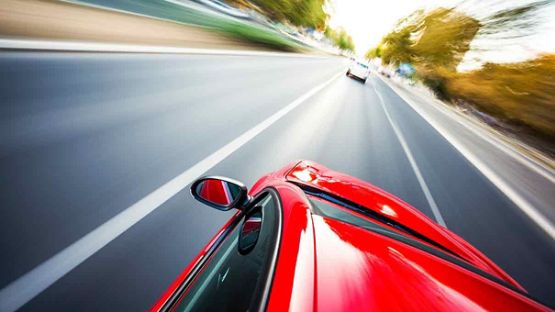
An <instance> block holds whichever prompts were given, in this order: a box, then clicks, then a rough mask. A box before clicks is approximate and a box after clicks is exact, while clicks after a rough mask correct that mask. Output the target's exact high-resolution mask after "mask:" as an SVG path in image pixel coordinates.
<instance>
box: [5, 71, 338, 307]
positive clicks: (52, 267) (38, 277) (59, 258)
mask: <svg viewBox="0 0 555 312" xmlns="http://www.w3.org/2000/svg"><path fill="white" fill-rule="evenodd" d="M342 74H343V72H340V73H338V74H336V75H334V76H333V77H332V78H331V79H329V80H327V81H326V82H324V83H322V84H320V85H318V86H316V87H314V88H313V89H311V90H310V91H308V92H307V93H305V94H303V95H302V96H300V97H299V98H297V99H296V100H294V101H293V102H291V103H290V104H288V105H287V106H285V107H283V108H282V109H281V110H279V111H278V112H276V113H274V114H273V115H272V116H270V117H268V118H267V119H265V120H264V121H262V122H261V123H259V124H258V125H256V126H255V127H253V128H251V129H249V130H248V131H246V132H245V133H243V134H242V135H241V136H239V137H238V138H236V139H234V140H233V141H231V142H230V143H228V144H226V145H225V146H223V147H222V148H220V149H219V150H217V151H216V152H214V153H212V154H211V155H210V156H208V157H206V158H204V159H203V160H201V161H200V162H198V163H196V164H195V165H194V166H192V167H191V168H189V169H187V170H186V171H184V172H183V173H181V174H180V175H178V176H177V177H175V178H173V179H172V180H171V181H169V182H167V183H166V184H164V185H162V186H161V187H159V188H158V189H156V190H155V191H153V192H152V193H150V194H148V195H147V196H146V197H144V198H142V199H141V200H139V201H137V202H136V203H135V204H133V205H132V206H130V207H129V208H127V209H125V210H124V211H122V212H120V213H119V214H117V215H116V216H115V217H113V218H112V219H110V220H109V221H107V222H106V223H104V224H102V225H101V226H99V227H98V228H96V229H94V230H93V231H91V232H90V233H88V234H86V235H85V236H83V237H82V238H81V239H79V240H78V241H76V242H75V243H73V244H71V245H70V246H69V247H67V248H65V249H64V250H62V251H61V252H59V253H57V254H56V255H55V256H53V257H52V258H50V259H48V260H47V261H45V262H44V263H42V264H40V265H39V266H38V267H36V268H34V269H33V270H31V271H30V272H28V273H26V274H25V275H23V276H21V277H20V278H18V279H17V280H15V281H14V282H12V283H10V284H9V285H8V286H6V287H4V288H3V289H2V290H0V311H15V310H17V309H18V308H20V307H21V306H22V305H24V304H25V303H27V302H28V301H29V300H31V299H32V298H34V297H35V296H37V295H38V294H39V293H41V292H42V291H44V290H45V289H46V288H47V287H49V286H50V285H52V284H53V283H54V282H56V281H57V280H58V279H60V278H61V277H62V276H64V275H65V274H67V273H68V272H69V271H71V270H73V269H74V268H75V267H76V266H78V265H79V264H80V263H82V262H83V261H85V260H86V259H87V258H89V257H90V256H92V255H93V254H94V253H96V252H97V251H98V250H100V249H101V248H102V247H104V246H106V245H107V244H108V243H110V242H111V241H112V240H114V239H115V238H116V237H118V236H119V235H121V234H122V233H123V232H125V231H126V230H128V229H129V228H130V227H131V226H133V225H134V224H135V223H137V222H139V221H140V220H141V219H142V218H144V217H145V216H147V215H148V214H149V213H151V212H152V211H153V210H154V209H156V208H158V207H159V206H160V205H162V204H163V203H164V202H166V201H167V200H168V199H170V198H171V197H173V196H175V194H177V193H178V192H180V191H181V190H183V189H184V188H185V187H186V186H187V185H189V184H190V183H192V182H193V181H194V180H195V179H197V178H198V177H200V176H201V175H202V174H203V173H205V172H206V171H208V170H209V169H210V168H212V167H214V166H215V165H217V164H218V163H219V162H221V161H222V160H224V159H225V158H226V157H228V156H229V155H230V154H231V153H233V152H235V151H236V150H237V149H239V148H241V146H243V145H244V144H245V143H247V142H248V141H250V140H252V139H253V138H254V137H255V136H257V135H258V134H260V133H261V132H262V131H264V130H265V129H266V128H268V127H269V126H271V125H272V124H273V123H275V122H276V121H278V120H279V119H280V118H282V117H283V116H285V115H286V114H288V113H289V112H291V111H292V110H293V109H295V108H296V107H297V106H299V105H300V104H302V103H303V102H304V101H305V100H307V99H308V98H310V97H311V96H313V95H314V94H316V93H317V92H319V91H320V90H322V89H323V88H325V87H326V86H327V85H329V84H330V83H331V82H333V81H334V80H335V79H337V77H339V75H342Z"/></svg>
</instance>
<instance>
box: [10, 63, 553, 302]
mask: <svg viewBox="0 0 555 312" xmlns="http://www.w3.org/2000/svg"><path fill="white" fill-rule="evenodd" d="M343 66H344V61H342V60H340V59H333V58H330V59H325V58H315V59H307V58H276V57H271V58H270V57H239V56H234V57H230V56H227V57H226V56H185V55H125V54H102V55H95V54H71V53H68V54H65V53H54V54H43V53H4V54H2V57H1V58H0V77H2V79H3V83H2V84H1V86H0V88H1V90H0V97H1V98H0V101H1V103H2V105H1V107H0V121H1V122H0V127H1V129H0V130H1V131H0V158H1V163H0V179H1V180H0V183H1V184H0V185H1V188H2V189H1V193H0V203H1V205H2V207H3V208H2V210H1V212H0V213H1V216H0V222H1V224H0V225H1V226H0V231H2V232H1V233H0V234H1V237H2V238H1V245H0V246H1V250H0V252H1V253H2V254H3V255H6V254H7V255H10V256H9V257H3V258H2V260H1V261H2V262H1V266H0V272H1V273H0V289H2V288H3V287H5V286H6V285H9V284H10V283H11V282H12V281H14V280H16V279H17V278H18V277H19V276H21V275H22V274H24V273H26V272H28V271H29V270H32V269H33V268H34V267H36V266H37V265H39V264H40V263H42V262H43V261H45V260H47V259H49V258H50V257H52V256H53V255H55V254H56V253H57V252H59V251H60V250H61V249H63V248H64V247H66V246H68V245H69V244H71V243H72V242H74V241H76V240H78V239H79V238H81V237H82V236H83V235H85V234H87V233H89V232H90V231H91V230H93V229H95V228H96V227H98V226H99V225H101V224H102V223H104V222H106V221H107V220H109V219H110V218H112V217H113V216H115V215H116V214H117V213H118V212H121V211H123V210H125V209H126V208H127V207H129V206H130V205H131V204H133V203H134V202H136V201H137V200H139V199H141V198H142V197H144V196H145V195H147V194H148V193H149V192H151V191H153V190H155V189H156V188H157V187H159V186H160V185H162V184H164V183H165V182H167V181H168V180H170V179H172V178H173V177H175V176H176V175H178V174H180V173H181V172H183V171H184V170H186V169H187V168H189V167H191V166H192V165H194V164H195V163H197V162H198V161H200V160H201V159H203V158H204V157H206V156H207V155H209V154H210V153H212V152H214V151H215V150H217V149H218V148H220V147H222V146H223V145H225V144H226V143H227V142H229V141H231V140H233V139H234V138H236V137H238V136H239V135H241V133H243V132H244V131H246V130H248V129H251V128H252V127H253V126H255V125H257V124H258V123H259V122H261V121H262V120H264V119H265V118H267V117H269V116H271V115H272V114H274V113H275V112H277V111H279V110H280V109H281V108H283V107H284V106H286V105H287V104H289V103H291V102H292V101H294V100H295V99H296V98H298V97H299V96H301V95H303V94H305V92H307V90H309V89H311V88H313V87H314V86H316V85H318V84H321V83H322V82H324V81H326V80H328V79H329V78H330V77H331V76H332V75H333V74H335V73H336V72H337V71H339V70H341V69H342V68H343ZM378 94H379V95H380V96H381V97H380V96H379V95H378ZM386 110H387V113H386ZM388 114H389V116H390V119H391V120H392V122H393V123H394V124H395V125H396V127H397V128H398V131H397V132H396V131H395V130H394V128H393V127H392V123H391V121H390V120H389V119H388V118H387V115H388ZM399 131H400V133H401V135H402V136H403V137H404V139H405V141H406V145H407V146H406V147H405V149H404V148H403V146H402V145H401V143H400V141H399ZM406 148H408V149H409V152H410V154H411V157H412V158H413V159H414V162H415V163H416V166H417V167H418V170H420V171H421V174H422V177H423V179H424V181H425V184H426V186H427V187H428V188H429V190H430V193H431V195H432V197H433V200H434V201H435V202H436V204H437V206H438V207H439V210H440V213H441V216H442V217H443V219H444V220H445V223H446V224H447V226H448V227H449V228H450V229H452V230H454V231H455V232H456V233H458V234H460V235H461V236H463V237H464V238H466V239H468V240H469V241H470V242H471V243H473V244H474V245H475V246H477V247H478V248H479V249H481V250H482V251H484V252H485V253H486V254H487V255H488V256H490V257H491V258H492V259H493V260H494V261H495V262H497V263H498V264H499V265H501V266H502V267H503V268H504V269H506V270H507V271H508V272H509V273H510V274H511V275H513V276H514V277H515V278H516V279H517V280H518V281H519V282H521V283H522V284H523V285H524V286H525V287H526V288H528V289H529V290H530V291H531V293H532V294H533V295H535V296H537V297H539V298H541V299H543V300H544V301H547V302H548V303H550V304H551V305H555V302H553V300H554V298H552V296H551V294H552V293H555V284H554V282H553V281H552V278H551V277H552V276H555V267H554V265H553V263H555V246H554V245H553V242H552V241H551V240H550V239H549V238H548V237H547V236H546V235H545V233H544V232H542V231H541V230H540V229H538V228H537V226H536V225H535V224H534V223H533V222H532V221H530V220H529V219H528V218H527V217H526V216H525V215H524V214H523V213H522V212H521V211H520V210H519V209H518V207H516V206H515V205H514V204H513V203H512V202H511V201H510V200H509V199H508V198H507V197H506V196H504V195H503V194H502V193H501V192H500V191H499V190H498V189H497V188H496V187H495V186H494V185H493V184H492V183H491V182H490V181H488V180H487V179H486V178H485V177H484V176H483V175H482V174H481V173H480V172H479V171H478V170H477V169H476V168H475V167H474V166H472V165H471V164H470V163H469V162H468V161H467V160H466V159H465V158H464V157H463V156H462V155H461V154H460V153H459V152H458V151H457V150H456V149H455V148H453V147H452V146H451V145H450V144H449V143H448V142H447V141H446V140H445V139H444V138H443V137H442V136H441V135H440V134H438V133H437V131H435V130H434V129H433V128H432V127H430V125H429V124H428V123H427V122H426V121H425V120H424V119H423V118H422V117H420V116H419V115H418V114H417V113H416V112H415V111H413V110H412V109H411V108H410V107H409V106H408V105H407V104H406V103H405V102H404V101H403V100H402V99H401V98H400V97H398V96H397V95H396V94H395V93H394V92H393V91H391V90H390V89H389V88H388V87H387V86H386V85H385V84H384V83H383V82H381V81H380V80H379V79H377V78H375V77H373V78H371V79H370V80H369V81H368V82H367V83H366V84H362V83H359V82H357V81H354V80H351V79H348V78H346V77H344V76H341V77H340V78H338V79H337V80H335V81H334V82H332V84H330V85H329V86H327V87H326V88H325V89H324V90H322V91H320V92H318V93H317V94H316V95H314V96H313V97H311V98H309V99H308V100H306V101H305V102H304V103H302V105H300V106H299V107H297V108H296V109H294V110H293V111H291V112H290V113H288V114H287V115H286V116H284V117H283V118H282V119H280V120H278V121H277V122H276V123H275V124H273V125H271V126H270V127H269V128H268V129H266V130H265V131H263V132H262V133H261V134H260V135H258V136H257V137H255V138H254V139H253V140H251V141H249V142H248V143H247V144H245V145H244V146H243V147H241V148H240V149H239V150H237V151H236V152H235V153H233V154H231V155H230V156H229V157H227V158H226V159H225V160H223V161H222V162H221V163H219V164H218V165H217V166H216V167H214V168H212V169H211V170H210V171H209V173H211V174H212V173H213V174H219V175H228V176H231V177H234V178H236V179H239V180H242V181H244V182H245V183H246V184H248V185H250V184H252V183H253V182H254V181H255V180H256V179H257V178H258V177H259V176H261V175H262V174H264V173H266V172H268V171H271V170H275V169H277V168H279V167H281V166H282V165H285V164H286V163H288V162H290V161H292V160H295V159H301V158H305V159H312V160H315V161H318V162H321V163H323V164H325V165H327V166H329V167H331V168H334V169H336V170H340V171H344V172H346V173H349V174H351V175H354V176H357V177H360V178H362V179H364V180H367V181H370V182H371V183H374V184H376V185H377V186H379V187H381V188H383V189H385V190H387V191H389V192H391V193H393V194H395V195H397V196H399V197H401V198H403V199H404V200H405V201H407V202H409V203H411V204H412V205H414V206H415V207H417V208H418V209H420V210H422V211H423V212H424V213H425V214H427V215H428V216H430V217H431V218H434V217H435V216H434V214H433V212H432V210H431V207H430V201H429V199H428V198H426V196H425V195H424V192H423V190H422V185H421V182H419V181H418V179H417V176H416V174H415V168H414V165H412V164H411V163H410V161H409V159H408V157H407V152H406ZM228 217H229V213H222V212H217V211H215V210H212V209H209V208H207V207H203V206H202V205H199V204H197V203H195V202H194V201H193V200H192V199H191V198H190V196H189V194H188V190H187V189H185V190H183V191H181V192H179V193H178V194H177V195H176V196H174V197H173V198H171V199H170V200H169V201H167V202H166V203H164V204H163V205H162V206H160V207H159V208H158V209H156V210H155V211H153V212H152V213H151V214H149V215H148V216H146V217H145V218H144V219H142V220H141V221H140V222H139V223H137V224H136V225H135V226H133V227H131V228H130V229H129V230H128V231H126V232H125V233H123V234H122V235H121V236H119V237H118V238H116V239H115V240H113V241H112V242H111V243H110V244H109V245H107V246H106V247H105V248H103V249H101V250H100V251H99V252H97V253H96V254H94V255H93V256H92V257H90V258H89V259H87V260H86V261H85V262H83V263H82V264H81V265H80V266H78V267H77V268H76V269H74V270H72V271H71V272H70V273H69V274H68V275H66V276H64V277H63V278H61V279H60V280H59V281H58V282H56V283H54V284H53V285H52V286H51V287H49V288H48V289H47V290H46V291H44V292H43V293H42V294H40V295H39V296H37V297H36V298H34V299H33V300H31V301H30V302H29V303H28V304H27V305H25V306H24V307H23V309H22V310H29V311H33V310H39V309H40V310H45V309H48V310H71V309H79V310H91V311H97V310H108V309H109V310H144V309H145V308H148V306H149V305H150V304H152V303H153V302H154V301H155V300H156V298H157V297H158V296H159V295H160V294H161V292H162V291H163V290H164V289H165V287H167V285H169V283H170V282H171V281H172V280H173V279H174V278H175V277H176V276H177V274H178V273H179V272H180V271H181V270H182V268H183V267H184V265H186V264H187V263H188V261H189V260H190V259H191V258H192V257H193V256H194V255H195V254H196V253H197V251H198V250H199V249H200V248H201V247H202V246H203V245H204V243H205V242H206V241H207V240H208V239H209V238H210V237H211V235H212V234H213V233H214V232H215V231H216V230H217V229H218V228H219V227H220V226H221V225H222V224H223V223H224V222H225V220H226V219H227V218H228Z"/></svg>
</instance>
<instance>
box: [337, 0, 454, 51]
mask: <svg viewBox="0 0 555 312" xmlns="http://www.w3.org/2000/svg"><path fill="white" fill-rule="evenodd" d="M452 2H453V1H450V0H385V1H369V0H331V1H330V4H331V6H332V10H333V12H331V19H330V26H331V27H334V28H335V27H343V28H345V30H347V32H348V33H349V34H350V35H351V37H353V40H354V41H355V45H356V49H357V53H358V54H360V55H363V54H364V53H365V52H366V51H367V50H368V49H369V48H371V47H373V46H375V45H376V44H378V43H379V42H380V40H381V38H382V37H383V36H384V35H385V34H387V33H388V32H389V31H391V29H393V27H394V26H395V24H396V23H397V21H398V20H399V19H401V18H403V17H405V16H407V15H408V14H410V13H412V12H413V11H415V10H417V9H419V8H433V7H437V6H440V5H446V4H450V3H452Z"/></svg>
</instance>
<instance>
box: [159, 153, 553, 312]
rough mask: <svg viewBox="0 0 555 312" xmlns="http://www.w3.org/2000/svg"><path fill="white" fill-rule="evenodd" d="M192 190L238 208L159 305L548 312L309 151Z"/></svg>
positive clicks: (495, 270) (390, 199) (423, 220)
mask: <svg viewBox="0 0 555 312" xmlns="http://www.w3.org/2000/svg"><path fill="white" fill-rule="evenodd" d="M191 192H192V194H193V196H194V197H195V198H196V199H198V200H199V201H201V202H202V203H205V204H207V205H209V206H211V207H214V208H216V209H219V210H230V209H232V208H237V211H236V212H235V214H234V215H233V216H232V217H231V219H230V220H229V221H228V222H227V223H226V224H225V225H224V226H223V227H222V228H221V229H220V230H219V231H218V232H217V233H216V235H215V236H214V237H213V238H212V239H211V240H210V242H209V243H208V244H207V245H206V247H204V249H202V251H201V252H200V253H199V254H198V255H197V256H196V257H195V258H194V259H193V260H192V261H191V262H190V263H189V265H188V266H187V267H186V268H185V269H184V271H183V272H182V273H181V274H179V276H178V277H177V279H176V280H175V281H174V282H173V283H172V284H171V285H170V287H169V288H168V289H167V290H166V292H165V293H164V294H163V295H162V296H161V298H160V299H159V300H158V301H157V302H156V303H155V305H154V306H153V307H152V309H151V310H152V311H265V310H267V311H549V308H547V307H546V306H544V305H542V304H540V303H538V302H536V301H535V300H533V299H531V298H530V297H529V296H528V295H527V293H526V291H525V290H524V289H523V288H522V286H520V285H519V284H518V283H517V282H516V281H515V280H513V279H512V278H511V277H510V276H509V275H508V274H507V273H505V272H504V271H503V270H502V269H500V268H499V267H498V266H497V265H495V264H494V263H493V262H492V261H491V260H490V259H488V258H487V257H486V256H485V255H484V254H482V253H481V252H480V251H478V250H477V249H476V248H474V247H473V246H472V245H470V244H469V243H468V242H466V241H465V240H463V239H462V238H460V237H459V236H457V235H456V234H454V233H452V232H451V231H449V230H448V229H446V228H444V227H442V226H440V225H438V224H436V223H435V222H433V221H432V220H430V219H429V218H428V217H426V216H425V215H424V214H422V213H421V212H419V211H418V210H417V209H415V208H413V207H411V206H410V205H408V204H407V203H405V202H403V201H402V200H400V199H398V198H396V197H394V196H393V195H390V194H388V193H386V192H384V191H382V190H380V189H378V188H376V187H375V186H372V185H371V184H369V183H367V182H364V181H361V180H359V179H356V178H354V177H351V176H348V175H346V174H343V173H339V172H335V171H332V170H330V169H327V168H326V167H324V166H322V165H319V164H316V163H314V162H309V161H300V162H295V163H292V164H290V165H288V166H286V167H284V168H282V169H280V170H278V171H276V172H274V173H270V174H268V175H266V176H263V177H262V178H261V179H260V180H258V182H256V183H255V184H254V186H253V188H252V189H251V190H250V192H247V188H246V187H245V186H244V185H243V184H241V183H240V182H237V181H234V180H232V179H229V178H222V177H205V178H201V179H199V180H197V181H195V182H194V183H193V185H192V186H191ZM191 239H192V238H191ZM153 252H156V248H154V249H153ZM160 256H163V255H160Z"/></svg>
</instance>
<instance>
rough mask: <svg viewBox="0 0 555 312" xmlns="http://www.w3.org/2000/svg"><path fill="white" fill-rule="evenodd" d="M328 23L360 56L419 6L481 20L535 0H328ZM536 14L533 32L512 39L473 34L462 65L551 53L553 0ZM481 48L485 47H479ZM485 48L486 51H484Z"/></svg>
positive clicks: (469, 66) (554, 33)
mask: <svg viewBox="0 0 555 312" xmlns="http://www.w3.org/2000/svg"><path fill="white" fill-rule="evenodd" d="M329 1H330V3H329V6H330V15H331V18H330V21H329V23H330V26H331V27H332V28H337V27H343V28H345V30H346V31H347V32H348V33H349V34H350V35H351V37H352V38H353V40H354V42H355V45H356V50H357V51H356V52H357V54H359V55H364V54H365V53H366V51H368V49H369V48H372V47H374V46H376V45H377V44H378V43H379V42H380V40H381V38H382V37H383V36H384V35H386V34H387V33H388V32H390V31H391V30H392V29H393V28H394V26H395V24H396V23H397V21H398V20H399V19H401V18H403V17H405V16H407V15H409V14H410V13H412V12H414V11H415V10H417V9H419V8H424V9H433V8H436V7H440V6H443V7H453V6H455V5H456V4H460V3H461V2H462V3H463V5H460V6H459V10H461V11H464V12H465V13H467V14H469V15H470V16H473V17H475V18H478V19H481V18H483V17H484V16H487V15H490V14H492V13H493V12H496V11H497V10H499V9H506V8H510V7H515V6H519V5H522V4H524V3H530V2H535V1H537V0H464V1H463V0H380V1H371V0H329ZM550 2H551V5H548V6H546V7H545V8H544V9H542V11H541V12H539V13H538V14H536V16H535V17H534V20H535V21H536V22H538V25H537V27H536V28H535V29H534V34H533V35H526V36H521V37H520V38H517V39H515V40H512V41H507V40H505V41H501V40H496V39H495V38H494V39H493V40H491V38H482V37H480V36H477V37H476V39H475V40H474V41H475V42H473V45H472V46H471V47H472V48H471V51H470V52H469V53H467V54H468V56H467V57H466V58H465V60H464V63H465V64H462V68H465V69H472V68H477V67H479V66H480V64H483V63H484V62H513V61H522V60H526V59H530V58H533V57H535V56H537V55H538V54H539V53H542V52H555V0H550ZM483 48H485V49H483ZM484 50H487V51H484Z"/></svg>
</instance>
